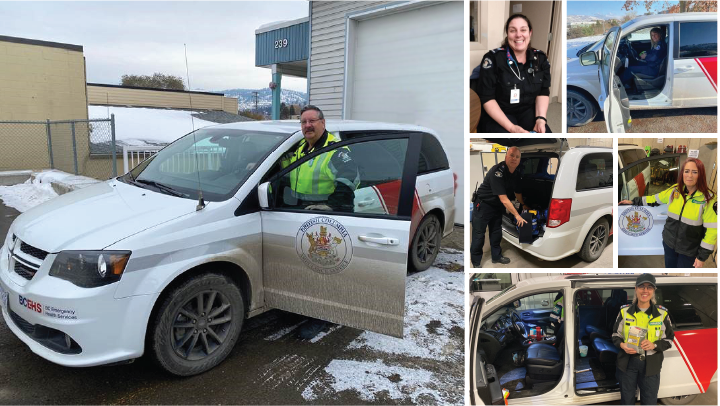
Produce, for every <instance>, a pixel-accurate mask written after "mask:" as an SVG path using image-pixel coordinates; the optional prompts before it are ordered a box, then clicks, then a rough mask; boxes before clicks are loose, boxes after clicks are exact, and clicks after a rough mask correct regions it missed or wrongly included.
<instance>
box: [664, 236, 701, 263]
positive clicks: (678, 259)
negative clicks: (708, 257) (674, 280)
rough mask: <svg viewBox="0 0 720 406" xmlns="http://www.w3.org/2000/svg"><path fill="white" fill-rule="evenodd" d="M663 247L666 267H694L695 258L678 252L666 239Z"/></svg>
mask: <svg viewBox="0 0 720 406" xmlns="http://www.w3.org/2000/svg"><path fill="white" fill-rule="evenodd" d="M663 248H665V268H692V267H693V265H694V264H695V258H693V257H689V256H687V255H683V254H679V253H677V252H676V251H675V250H674V249H672V248H670V247H668V246H667V244H665V241H663Z"/></svg>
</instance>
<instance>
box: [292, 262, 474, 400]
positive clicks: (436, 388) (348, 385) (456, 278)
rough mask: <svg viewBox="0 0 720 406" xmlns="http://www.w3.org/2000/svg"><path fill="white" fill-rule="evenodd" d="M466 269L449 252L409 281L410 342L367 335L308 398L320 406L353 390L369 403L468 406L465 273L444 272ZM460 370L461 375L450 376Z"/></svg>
mask: <svg viewBox="0 0 720 406" xmlns="http://www.w3.org/2000/svg"><path fill="white" fill-rule="evenodd" d="M462 264H463V255H462V252H460V251H454V250H447V249H443V251H441V252H440V254H439V255H438V258H437V259H436V261H435V266H433V267H431V268H430V269H428V270H427V271H424V272H418V273H416V274H413V275H410V276H408V278H407V283H406V296H405V336H404V338H403V339H399V338H394V337H389V336H385V335H381V334H376V333H371V332H363V333H362V334H360V336H358V337H357V338H356V339H355V340H354V341H353V342H351V343H350V344H349V345H348V346H347V347H346V348H345V350H344V351H343V354H344V355H343V357H342V358H343V359H334V360H333V361H331V362H330V364H329V365H328V366H327V367H325V372H326V373H327V374H328V376H327V377H325V378H323V379H316V380H314V381H313V382H311V383H310V384H309V385H308V386H307V387H306V388H305V389H304V390H303V392H302V395H303V398H305V399H306V400H308V401H314V400H316V399H319V398H320V399H324V398H326V397H328V396H329V397H332V396H333V394H334V393H337V392H341V391H345V390H351V391H354V392H357V393H358V394H359V396H360V398H361V399H363V400H365V401H368V402H378V401H379V402H383V401H389V399H391V400H393V401H406V400H409V401H411V402H412V403H432V404H458V403H462V402H463V389H462V388H463V385H464V382H463V372H462V371H463V369H464V341H463V337H464V328H465V327H464V316H465V312H464V306H463V273H462V271H459V272H458V271H456V272H448V271H446V270H444V269H441V268H439V266H442V267H443V268H448V267H449V268H452V269H458V268H459V269H461V267H462ZM448 265H452V266H448ZM367 354H370V355H367ZM358 358H371V359H368V360H358ZM396 364H400V365H396ZM429 365H434V366H435V367H428V366H429ZM454 366H456V367H457V368H459V369H457V376H453V375H452V374H451V373H448V372H447V369H449V368H453V367H454ZM433 369H435V370H433Z"/></svg>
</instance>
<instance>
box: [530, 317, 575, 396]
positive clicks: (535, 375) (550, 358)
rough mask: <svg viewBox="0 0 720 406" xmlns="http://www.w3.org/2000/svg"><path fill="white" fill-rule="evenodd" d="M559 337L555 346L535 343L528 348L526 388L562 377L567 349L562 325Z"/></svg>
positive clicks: (558, 332) (559, 329)
mask: <svg viewBox="0 0 720 406" xmlns="http://www.w3.org/2000/svg"><path fill="white" fill-rule="evenodd" d="M557 337H558V338H557V342H556V343H555V346H552V345H550V344H543V343H535V344H531V345H530V346H529V347H528V349H527V357H525V369H526V370H527V374H526V375H525V387H527V388H529V389H530V388H532V385H533V383H536V382H546V381H555V380H558V379H560V376H562V373H563V366H564V363H563V353H564V351H563V349H564V348H565V345H564V342H563V338H564V329H563V325H562V324H561V325H560V327H559V328H558V331H557Z"/></svg>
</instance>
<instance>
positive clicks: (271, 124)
mask: <svg viewBox="0 0 720 406" xmlns="http://www.w3.org/2000/svg"><path fill="white" fill-rule="evenodd" d="M325 127H326V128H327V130H328V131H329V132H343V131H363V130H373V131H378V130H387V131H412V132H424V133H430V134H433V135H435V136H436V137H437V133H436V132H435V131H433V130H431V129H429V128H425V127H421V126H417V125H413V124H398V123H381V122H376V121H357V120H334V119H326V120H325ZM211 128H223V129H237V130H254V131H263V132H273V133H282V134H292V133H295V132H297V131H300V122H298V121H297V120H268V121H243V122H237V123H228V124H221V125H217V126H212V127H211Z"/></svg>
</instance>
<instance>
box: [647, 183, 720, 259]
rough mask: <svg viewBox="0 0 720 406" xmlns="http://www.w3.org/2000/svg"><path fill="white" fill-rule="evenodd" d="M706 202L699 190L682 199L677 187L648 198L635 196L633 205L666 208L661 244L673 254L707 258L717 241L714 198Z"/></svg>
mask: <svg viewBox="0 0 720 406" xmlns="http://www.w3.org/2000/svg"><path fill="white" fill-rule="evenodd" d="M711 196H712V197H711V199H710V201H705V196H703V194H702V193H701V192H700V191H697V190H696V191H695V192H693V193H692V194H691V195H689V196H688V195H687V194H686V196H685V197H683V195H682V193H680V190H679V189H678V185H677V184H675V185H673V186H672V187H671V188H670V189H667V190H665V191H663V192H660V193H657V194H654V195H652V196H643V197H642V198H640V197H636V198H634V199H633V204H634V205H636V206H643V205H649V204H652V203H662V204H667V205H668V218H667V221H666V222H665V228H664V229H663V232H662V237H663V241H664V242H665V244H667V246H668V247H670V248H672V249H673V250H675V252H677V253H680V254H683V255H687V256H689V257H693V258H697V259H699V260H700V261H705V260H707V259H708V257H709V256H710V254H712V252H713V251H714V250H715V243H716V242H717V196H714V195H712V192H711Z"/></svg>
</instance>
